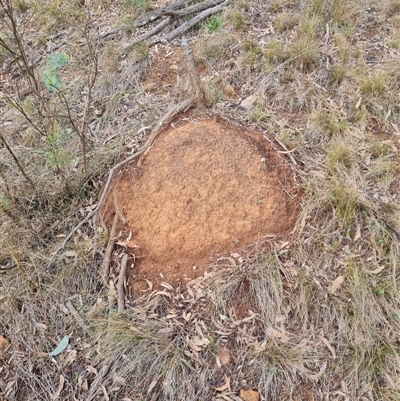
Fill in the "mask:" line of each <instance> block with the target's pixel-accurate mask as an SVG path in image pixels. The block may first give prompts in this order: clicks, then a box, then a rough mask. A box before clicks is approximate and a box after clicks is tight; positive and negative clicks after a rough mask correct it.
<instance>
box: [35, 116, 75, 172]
mask: <svg viewBox="0 0 400 401" xmlns="http://www.w3.org/2000/svg"><path fill="white" fill-rule="evenodd" d="M70 139H71V135H70V134H69V133H68V132H67V131H65V130H62V131H59V130H58V124H57V123H56V122H55V123H54V124H53V129H52V133H51V135H49V136H48V137H47V138H46V145H47V146H46V148H45V149H39V150H36V152H35V153H36V154H37V155H39V156H42V157H43V158H44V160H45V162H46V166H47V167H49V168H54V169H55V170H56V172H57V173H58V174H62V175H63V173H64V171H65V169H66V168H67V167H68V166H69V165H70V163H71V161H72V159H73V156H72V155H71V154H70V153H69V152H68V147H67V146H66V144H67V143H68V141H69V140H70Z"/></svg>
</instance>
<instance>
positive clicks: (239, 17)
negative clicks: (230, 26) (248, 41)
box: [233, 11, 245, 29]
mask: <svg viewBox="0 0 400 401" xmlns="http://www.w3.org/2000/svg"><path fill="white" fill-rule="evenodd" d="M233 23H234V25H235V28H236V29H244V28H245V23H244V18H243V14H242V13H241V12H239V11H238V12H236V13H235V14H234V15H233Z"/></svg>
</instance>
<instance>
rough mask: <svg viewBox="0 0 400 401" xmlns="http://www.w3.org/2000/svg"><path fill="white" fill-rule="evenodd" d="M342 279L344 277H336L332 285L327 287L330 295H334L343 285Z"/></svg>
mask: <svg viewBox="0 0 400 401" xmlns="http://www.w3.org/2000/svg"><path fill="white" fill-rule="evenodd" d="M344 278H345V276H338V277H336V278H335V280H333V281H332V284H331V285H330V287H329V292H330V293H331V294H334V293H335V292H336V291H337V290H338V289H339V288H340V287H341V285H342V284H343V283H344Z"/></svg>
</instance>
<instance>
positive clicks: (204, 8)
mask: <svg viewBox="0 0 400 401" xmlns="http://www.w3.org/2000/svg"><path fill="white" fill-rule="evenodd" d="M230 2H231V0H225V1H223V0H205V1H203V2H201V3H198V4H194V5H191V6H189V7H186V8H184V9H179V8H180V7H178V6H175V7H174V6H170V7H166V8H164V9H162V10H160V12H159V13H157V14H154V15H152V16H150V17H148V18H147V19H145V20H144V21H145V22H144V21H141V22H138V23H137V24H136V26H143V25H146V24H147V23H150V22H154V21H156V20H157V19H159V18H161V17H167V18H165V19H164V20H163V21H161V22H160V23H159V24H157V25H156V26H155V27H154V28H152V29H150V30H149V31H147V32H145V33H143V34H142V35H139V36H137V37H136V38H135V39H133V40H132V41H131V42H130V43H128V44H126V45H125V46H124V49H125V50H129V49H131V48H132V46H135V45H137V44H138V43H141V42H144V41H146V40H148V39H150V38H151V37H153V36H154V35H156V34H158V33H159V32H161V31H162V30H163V29H165V28H166V27H167V26H169V25H171V24H172V23H173V22H175V21H176V20H178V19H181V18H184V17H187V16H188V15H193V14H196V13H199V14H197V15H196V16H194V17H193V18H191V19H190V20H189V21H186V22H185V23H183V24H182V25H181V26H179V27H178V28H176V29H173V30H172V31H171V32H169V33H167V34H165V35H163V36H157V37H155V38H153V39H152V40H150V41H149V42H147V45H148V46H153V45H155V44H157V43H160V42H165V41H171V40H173V39H175V38H176V37H178V36H179V35H182V34H183V33H185V32H186V31H188V30H189V29H190V28H192V27H193V26H194V25H196V24H197V23H199V22H200V21H201V20H203V19H205V18H207V17H209V16H210V15H212V14H216V13H218V12H219V11H221V10H222V9H223V8H224V7H226V6H227V5H228V4H229V3H230ZM143 18H145V17H143ZM117 32H118V31H117V30H113V31H111V33H105V34H103V35H102V36H101V37H103V38H104V37H107V36H110V35H112V34H115V33H117Z"/></svg>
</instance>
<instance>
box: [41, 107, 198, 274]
mask: <svg viewBox="0 0 400 401" xmlns="http://www.w3.org/2000/svg"><path fill="white" fill-rule="evenodd" d="M193 103H194V101H193V99H186V100H183V101H182V102H180V103H178V104H177V105H176V106H174V107H172V108H171V109H170V110H168V112H167V113H166V114H165V115H164V116H163V117H162V118H161V120H160V121H159V122H158V124H157V126H156V127H155V128H154V130H153V132H152V133H151V135H150V136H149V139H148V140H147V141H146V143H145V144H144V145H143V146H142V148H141V149H140V150H138V151H137V152H136V153H134V154H133V155H131V156H129V157H128V158H126V159H125V160H123V161H121V162H119V163H118V164H116V165H115V166H114V167H112V168H111V170H110V171H109V173H108V178H107V181H106V184H105V186H104V190H103V193H102V194H101V197H100V199H99V202H98V204H97V206H96V208H95V209H94V210H93V211H92V212H90V213H89V214H88V215H87V216H86V217H85V218H84V219H83V220H82V221H81V222H80V223H79V224H77V225H76V226H75V227H74V228H73V229H72V230H71V231H70V233H69V234H68V235H67V236H66V237H65V239H64V241H63V243H62V244H61V245H60V246H59V247H58V248H57V249H56V250H55V251H54V253H53V255H52V256H51V258H50V260H49V262H48V264H47V267H48V268H49V267H50V266H51V265H52V263H53V262H54V260H55V258H56V256H57V255H58V254H59V252H60V251H62V250H63V249H64V248H65V245H67V243H68V241H69V240H70V239H71V238H72V236H73V235H74V234H75V233H76V232H77V230H79V229H80V228H81V227H82V226H83V225H84V224H86V223H87V222H88V221H89V220H90V219H91V218H92V217H94V216H95V215H96V214H97V213H98V212H99V210H100V209H101V207H102V206H103V203H104V200H105V198H106V196H107V194H108V190H109V188H110V184H111V180H112V178H113V175H114V173H115V172H116V171H118V170H119V169H120V168H121V167H123V166H125V164H127V163H129V162H131V161H132V160H134V159H136V157H138V156H140V155H142V154H143V153H144V152H146V150H147V149H149V148H150V146H151V145H152V144H153V142H154V140H155V139H156V137H157V135H158V134H159V133H160V132H161V131H162V130H163V129H164V127H166V126H167V125H168V124H169V123H170V122H171V121H172V120H173V118H174V117H175V116H176V115H177V114H179V113H180V112H181V111H183V110H186V109H188V108H190V107H191V106H192V105H193Z"/></svg>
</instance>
